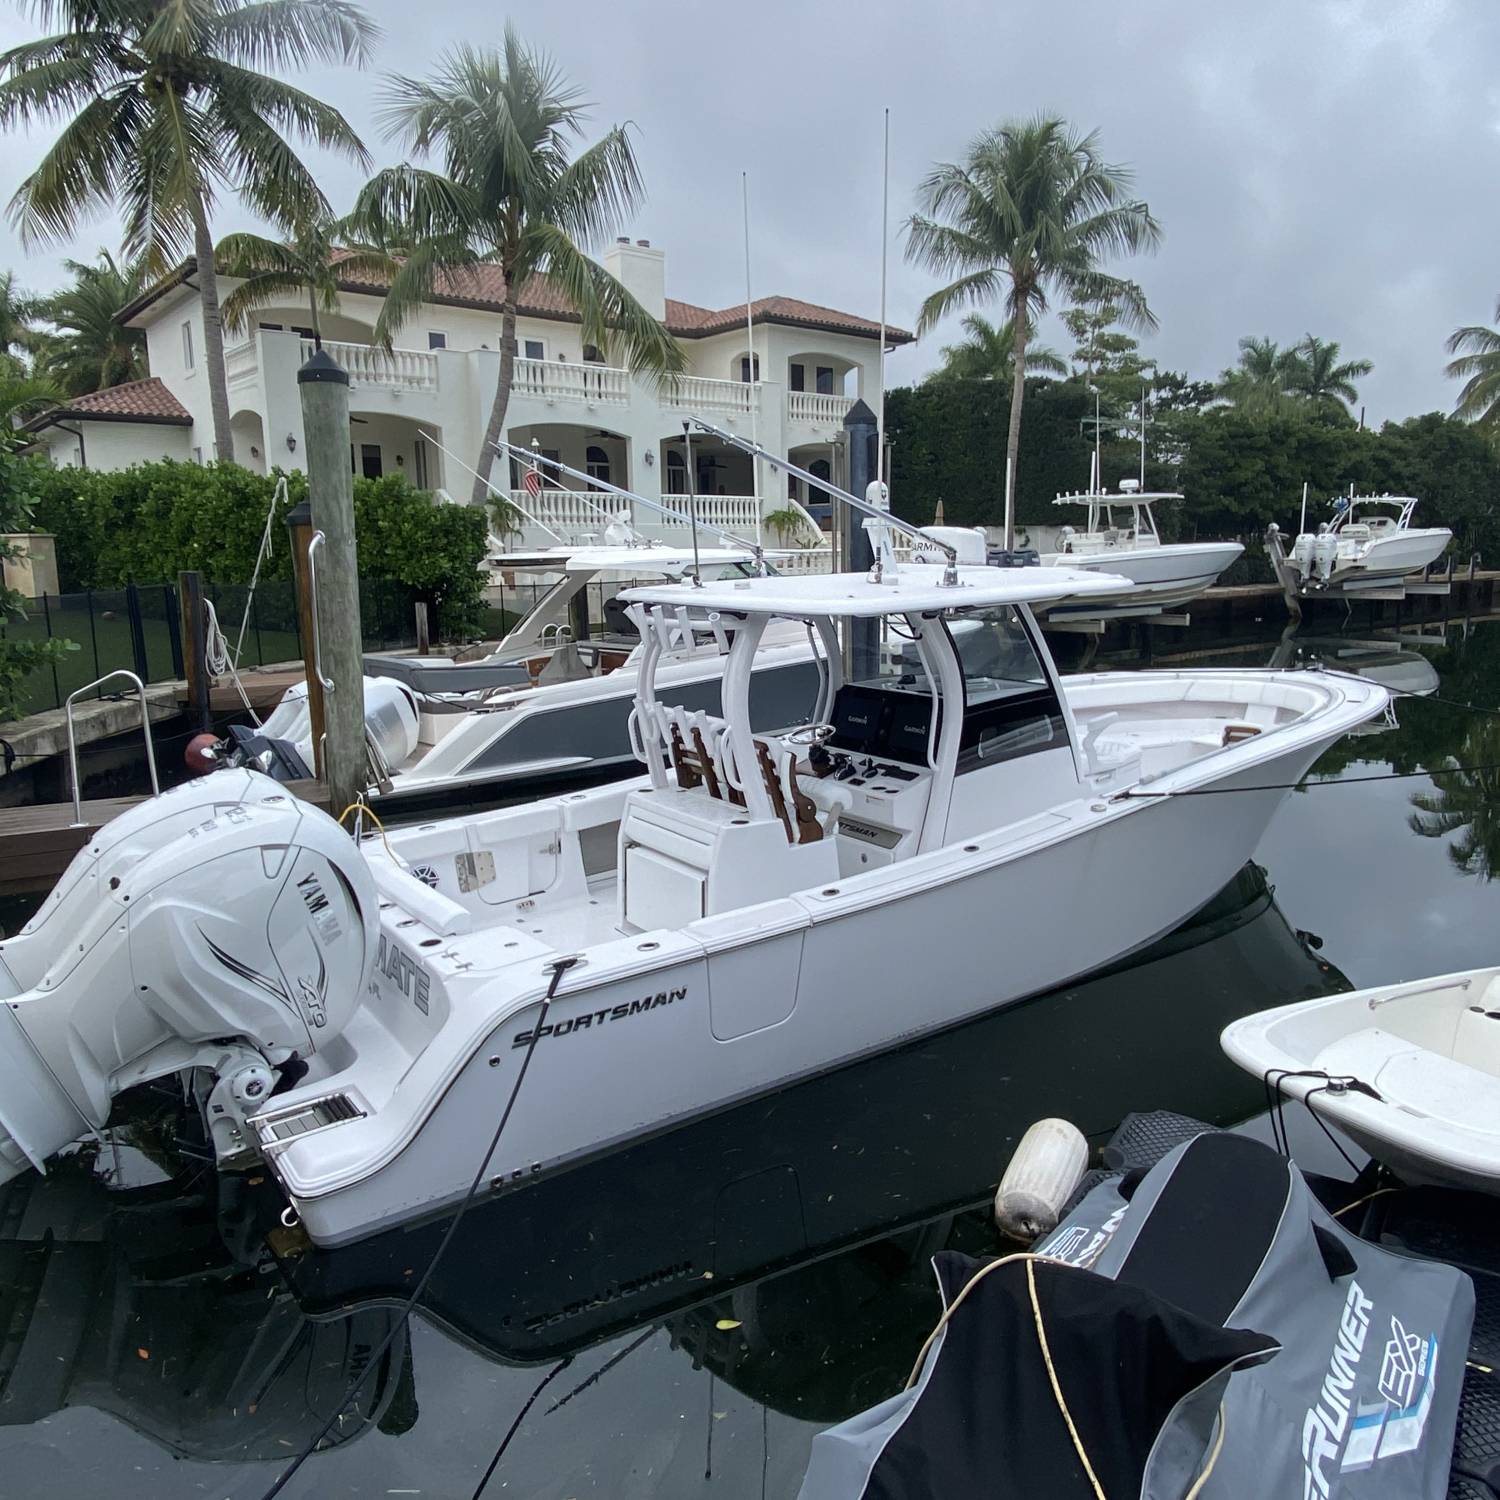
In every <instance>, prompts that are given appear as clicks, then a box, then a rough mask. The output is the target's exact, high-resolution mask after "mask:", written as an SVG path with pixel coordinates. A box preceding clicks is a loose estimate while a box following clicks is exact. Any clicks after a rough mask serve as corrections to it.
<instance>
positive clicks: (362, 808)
mask: <svg viewBox="0 0 1500 1500" xmlns="http://www.w3.org/2000/svg"><path fill="white" fill-rule="evenodd" d="M352 812H357V813H358V814H359V815H360V816H361V817H362V818H368V819H369V820H370V821H371V822H372V823H373V824H374V825H375V826H376V827H377V828H378V829H379V830H380V842H381V843H382V844H384V845H385V852H386V854H387V855H388V856H389V858H390V861H391V863H392V864H393V865H395V866H396V867H397V868H398V869H404V868H405V864H404V862H403V861H402V860H399V859H397V858H396V851H395V850H394V849H392V848H391V841H390V840H389V839H388V838H387V837H386V836H385V824H384V823H382V822H381V821H380V819H379V818H377V817H376V816H375V810H374V808H372V807H371V806H370V804H369V803H368V802H366V801H365V799H364V798H363V797H360V798H358V799H357V800H356V801H353V802H351V803H350V804H349V805H348V807H346V808H345V809H344V810H343V812H341V813H340V814H339V827H340V828H342V827H343V826H344V819H345V818H347V817H348V816H349V814H350V813H352ZM355 836H356V837H358V836H359V830H358V828H356V829H355Z"/></svg>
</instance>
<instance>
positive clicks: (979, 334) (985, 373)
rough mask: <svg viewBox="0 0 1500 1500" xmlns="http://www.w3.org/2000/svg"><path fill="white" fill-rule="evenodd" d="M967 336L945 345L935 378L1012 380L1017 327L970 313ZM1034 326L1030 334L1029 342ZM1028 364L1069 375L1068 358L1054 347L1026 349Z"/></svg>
mask: <svg viewBox="0 0 1500 1500" xmlns="http://www.w3.org/2000/svg"><path fill="white" fill-rule="evenodd" d="M963 330H964V332H965V333H966V334H967V335H968V337H967V338H966V339H964V341H963V342H962V343H960V344H946V345H944V347H943V364H942V368H941V369H939V370H937V371H936V372H935V376H934V378H936V379H940V380H1009V379H1011V378H1012V376H1013V375H1014V373H1015V358H1016V330H1015V325H1014V324H1013V323H1012V322H1011V321H1010V319H1009V318H1007V319H1006V320H1005V321H1004V322H1003V323H1001V324H999V325H998V326H997V325H995V324H994V323H991V322H990V320H989V319H988V318H987V317H985V315H984V314H983V313H969V314H967V315H966V316H965V318H964V321H963ZM1035 331H1036V330H1035V329H1032V330H1031V331H1030V332H1029V333H1028V334H1027V340H1028V342H1029V341H1030V339H1031V336H1032V334H1034V333H1035ZM1026 366H1027V368H1028V369H1030V370H1035V371H1036V372H1037V373H1038V374H1045V375H1066V374H1067V373H1068V365H1067V361H1066V360H1064V359H1063V358H1061V356H1059V354H1058V353H1057V351H1056V350H1055V349H1048V348H1047V347H1046V346H1045V345H1032V346H1031V347H1030V348H1029V349H1028V350H1027V351H1026Z"/></svg>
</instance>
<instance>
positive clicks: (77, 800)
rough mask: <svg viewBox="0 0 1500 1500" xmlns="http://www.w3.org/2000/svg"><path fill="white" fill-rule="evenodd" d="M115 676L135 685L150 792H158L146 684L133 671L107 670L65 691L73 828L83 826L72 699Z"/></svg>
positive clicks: (155, 795) (158, 793) (159, 790)
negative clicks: (98, 676) (125, 678)
mask: <svg viewBox="0 0 1500 1500" xmlns="http://www.w3.org/2000/svg"><path fill="white" fill-rule="evenodd" d="M116 677H128V678H129V679H130V681H131V682H133V683H134V684H135V691H136V696H137V697H138V698H139V699H140V703H141V733H142V734H144V735H145V737H146V766H147V768H148V769H149V770H150V772H151V795H152V796H153V797H159V796H160V795H161V783H160V782H159V781H158V780H157V779H156V747H155V745H153V744H152V742H151V714H150V711H149V710H148V709H147V707H146V684H145V683H144V682H142V681H141V679H140V678H139V677H137V676H136V675H135V673H134V672H127V671H126V670H125V669H124V668H123V667H121V668H120V669H119V670H118V671H115V672H106V673H105V674H104V676H103V677H101V678H99V679H98V681H96V682H87V683H85V684H84V685H83V686H82V687H81V688H78V689H77V690H76V691H74V692H71V693H69V694H68V697H67V701H66V702H65V703H64V704H63V708H64V710H65V711H66V713H67V716H68V775H69V777H70V779H71V780H72V783H73V827H74V828H81V827H83V788H82V787H81V786H80V784H79V781H78V740H77V737H76V736H75V734H74V732H73V700H74V699H75V698H81V697H82V696H83V695H84V694H85V693H91V692H93V690H94V689H95V688H97V687H103V686H104V684H105V683H106V682H113V681H114V679H115V678H116Z"/></svg>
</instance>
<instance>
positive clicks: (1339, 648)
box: [1268, 627, 1439, 730]
mask: <svg viewBox="0 0 1500 1500" xmlns="http://www.w3.org/2000/svg"><path fill="white" fill-rule="evenodd" d="M1268 665H1269V666H1272V667H1281V668H1294V667H1325V668H1328V667H1331V668H1334V669H1335V670H1337V671H1340V672H1353V673H1354V674H1355V675H1356V676H1359V677H1367V678H1369V680H1370V681H1371V682H1375V683H1379V685H1380V686H1381V687H1383V688H1385V689H1386V691H1387V692H1390V693H1396V694H1399V695H1400V696H1401V697H1404V698H1414V697H1415V698H1425V697H1427V696H1428V695H1429V694H1431V693H1435V692H1437V690H1438V685H1439V679H1438V670H1437V668H1436V667H1435V666H1433V664H1432V663H1431V662H1430V661H1429V660H1428V659H1427V657H1425V656H1423V654H1422V653H1421V652H1420V651H1413V650H1411V649H1410V648H1409V647H1408V646H1407V645H1406V644H1405V643H1404V642H1403V641H1402V640H1401V639H1400V638H1399V637H1391V638H1385V639H1380V638H1375V639H1369V640H1355V639H1352V638H1351V637H1348V636H1342V635H1331V636H1323V635H1317V636H1307V635H1299V634H1297V633H1296V630H1295V627H1294V628H1292V629H1289V630H1288V631H1287V632H1286V634H1285V635H1283V636H1282V638H1281V641H1280V642H1279V644H1278V645H1277V647H1276V650H1275V652H1274V653H1273V654H1272V656H1271V660H1270V662H1269V663H1268ZM1374 727H1375V728H1377V730H1378V728H1379V727H1380V726H1379V725H1378V722H1377V725H1376V726H1374Z"/></svg>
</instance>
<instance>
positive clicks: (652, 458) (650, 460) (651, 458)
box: [645, 448, 656, 469]
mask: <svg viewBox="0 0 1500 1500" xmlns="http://www.w3.org/2000/svg"><path fill="white" fill-rule="evenodd" d="M645 459H646V467H647V468H648V469H649V468H650V467H651V466H652V465H653V464H654V463H655V462H656V455H655V454H654V453H653V452H652V451H651V450H650V449H649V448H647V449H646V453H645Z"/></svg>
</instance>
